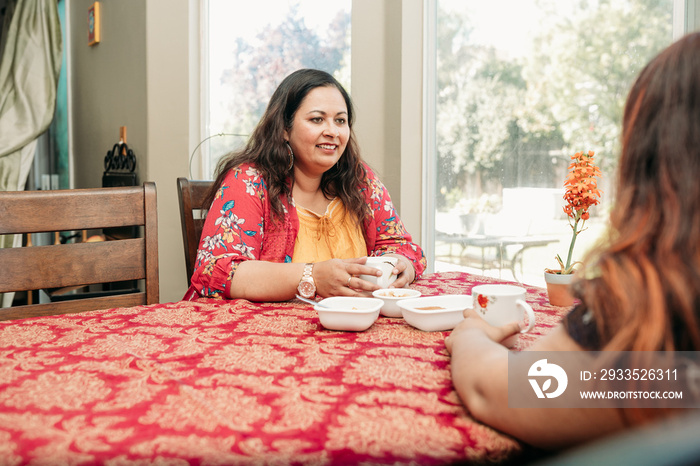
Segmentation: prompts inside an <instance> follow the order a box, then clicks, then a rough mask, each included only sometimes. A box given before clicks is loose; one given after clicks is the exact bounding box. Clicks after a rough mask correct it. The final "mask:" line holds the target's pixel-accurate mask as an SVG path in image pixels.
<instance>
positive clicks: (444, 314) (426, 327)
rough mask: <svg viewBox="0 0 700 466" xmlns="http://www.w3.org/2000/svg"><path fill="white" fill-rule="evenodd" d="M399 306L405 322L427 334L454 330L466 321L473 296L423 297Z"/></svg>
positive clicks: (402, 302)
mask: <svg viewBox="0 0 700 466" xmlns="http://www.w3.org/2000/svg"><path fill="white" fill-rule="evenodd" d="M397 304H398V306H399V307H400V308H401V313H402V315H403V318H404V320H406V322H408V323H409V324H411V325H412V326H414V327H416V328H417V329H419V330H423V331H425V332H438V331H444V330H452V329H453V328H455V326H456V325H457V324H458V323H460V322H461V321H462V320H464V310H465V309H467V308H471V307H472V306H473V304H472V297H471V295H466V294H453V295H442V296H422V297H420V298H412V299H402V300H401V301H399V302H398V303H397Z"/></svg>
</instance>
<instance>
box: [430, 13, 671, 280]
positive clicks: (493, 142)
mask: <svg viewBox="0 0 700 466" xmlns="http://www.w3.org/2000/svg"><path fill="white" fill-rule="evenodd" d="M675 3H678V2H675ZM429 4H431V5H432V8H433V9H432V10H430V9H429V10H430V11H431V12H429V13H428V18H430V17H431V15H434V17H435V18H436V19H435V22H434V27H435V31H436V32H435V35H436V40H435V50H434V51H433V53H434V58H435V59H434V63H435V70H434V71H435V74H434V79H435V83H436V84H435V95H434V101H433V102H434V109H435V111H434V114H435V117H434V121H433V122H432V123H428V127H429V130H428V131H434V133H433V135H434V140H435V147H434V148H432V150H433V153H432V154H430V150H431V148H428V151H429V155H428V157H429V160H431V162H432V164H433V165H431V166H432V167H434V168H433V169H434V179H435V192H434V193H432V194H433V195H432V196H430V195H429V196H428V198H432V202H434V206H432V207H430V206H429V208H428V209H427V210H428V211H435V212H436V214H435V219H434V241H433V242H432V243H433V244H432V247H433V254H432V256H433V257H434V258H435V262H434V270H436V271H443V270H466V271H470V272H476V273H484V274H494V275H496V276H499V275H500V276H502V278H505V279H513V278H515V279H517V280H518V281H522V282H523V283H527V284H532V285H539V286H543V285H544V282H543V278H542V275H543V269H544V268H547V267H551V268H554V267H555V266H556V261H555V256H556V255H557V254H560V255H562V256H564V255H565V254H566V253H567V251H568V247H569V242H570V241H571V228H570V227H569V224H568V220H567V217H566V216H565V214H564V213H563V211H562V208H563V200H562V195H563V186H562V185H563V182H564V179H565V174H566V172H567V167H568V164H569V162H570V158H569V157H570V155H572V154H573V153H574V152H577V151H581V150H583V151H588V150H593V151H595V153H596V160H597V162H598V163H599V165H600V166H601V169H602V171H603V178H602V180H601V182H600V186H601V188H602V189H603V191H604V193H603V198H602V202H603V204H602V205H600V206H597V207H595V208H594V209H593V210H592V212H591V214H592V218H591V219H590V220H589V221H588V223H587V226H588V231H586V232H585V233H584V234H583V235H581V236H579V238H578V240H577V244H576V248H575V251H574V255H575V256H576V258H582V257H583V256H584V254H585V252H586V250H587V249H588V248H589V247H590V246H591V245H592V243H594V242H595V241H596V240H597V238H598V237H599V235H600V234H601V233H602V231H603V229H604V228H605V222H606V214H607V211H608V209H609V206H610V202H611V200H612V199H613V196H614V193H613V192H612V187H611V182H612V181H613V177H614V168H615V165H616V161H617V155H618V153H619V149H620V147H619V146H620V144H619V131H620V127H621V121H622V110H623V104H624V102H625V99H626V97H627V92H628V90H629V88H630V86H631V84H632V82H633V80H634V78H635V77H636V75H637V74H638V72H639V71H640V70H641V68H642V67H643V66H644V65H645V64H646V63H647V62H648V61H649V60H650V59H651V57H652V56H654V55H655V54H656V53H658V52H659V51H660V50H661V49H663V48H664V47H665V46H667V45H668V44H670V43H671V41H672V40H673V32H674V31H673V16H674V1H673V0H590V1H572V0H568V1H564V0H491V1H488V2H484V1H482V0H434V3H433V2H429ZM677 13H678V12H677ZM677 35H678V34H677ZM429 55H430V51H429ZM429 72H430V71H429ZM428 140H430V138H428ZM465 238H468V239H469V240H465ZM518 239H521V241H518ZM536 239H539V240H541V241H540V242H537V241H536ZM428 250H429V248H428ZM521 261H522V262H521ZM513 262H515V263H513ZM511 269H513V270H514V271H515V277H513V275H511V272H512V271H511Z"/></svg>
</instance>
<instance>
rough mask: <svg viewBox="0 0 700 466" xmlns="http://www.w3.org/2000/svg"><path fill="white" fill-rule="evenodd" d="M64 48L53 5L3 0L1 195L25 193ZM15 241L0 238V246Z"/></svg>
mask: <svg viewBox="0 0 700 466" xmlns="http://www.w3.org/2000/svg"><path fill="white" fill-rule="evenodd" d="M62 49H63V42H62V37H61V23H60V19H59V14H58V6H57V2H56V0H7V2H6V7H5V14H4V16H3V21H2V29H1V30H0V191H17V190H23V189H24V185H25V183H26V181H27V175H28V174H29V168H30V167H31V162H32V159H33V158H34V150H35V148H36V138H37V137H39V136H40V135H41V134H42V133H43V132H44V131H46V129H47V128H48V127H49V124H50V123H51V120H52V119H53V114H54V110H55V107H56V88H57V85H58V78H59V75H60V71H61V57H62V51H63V50H62ZM17 239H18V238H17V237H13V236H0V247H12V246H13V244H14V245H16V243H17V242H18V241H17ZM0 296H1V295H0ZM7 301H8V300H7V296H5V297H4V299H3V300H2V302H3V304H5V305H6V304H7Z"/></svg>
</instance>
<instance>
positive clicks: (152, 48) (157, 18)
mask: <svg viewBox="0 0 700 466" xmlns="http://www.w3.org/2000/svg"><path fill="white" fill-rule="evenodd" d="M92 3H93V0H73V1H71V2H70V5H69V7H70V11H69V15H70V39H69V40H70V58H69V60H70V65H69V68H70V73H69V80H70V84H71V94H70V112H71V133H72V134H71V136H72V137H71V140H72V153H73V159H74V163H73V170H74V174H75V176H74V180H75V186H74V187H76V188H86V187H99V186H101V184H102V172H103V170H104V168H103V160H104V156H105V155H106V153H107V151H108V150H111V148H112V146H113V145H114V144H115V143H116V142H117V141H118V139H119V127H120V126H126V127H127V143H128V145H129V148H131V149H132V150H133V151H134V153H135V154H136V157H137V172H138V176H139V181H140V182H143V181H155V183H156V187H157V190H158V229H159V235H158V243H159V244H158V247H159V265H160V267H159V268H160V297H161V302H169V301H177V300H179V299H181V298H182V296H183V294H184V292H185V291H186V289H187V284H186V279H185V266H184V253H183V246H182V235H181V230H180V217H179V215H180V214H179V209H178V204H177V191H176V179H177V177H178V176H187V158H188V154H189V148H190V147H191V146H192V144H190V142H189V141H190V137H189V133H190V124H189V121H190V114H191V113H194V114H196V113H197V111H196V109H191V108H190V106H189V101H190V92H189V80H190V73H189V68H190V62H189V60H190V56H189V55H190V54H189V48H190V47H189V37H190V35H189V28H190V13H191V11H190V10H191V3H193V2H190V1H188V0H148V1H147V2H144V1H143V0H102V1H101V2H100V6H101V26H102V37H101V42H100V43H99V44H97V45H95V46H92V47H89V46H88V45H87V20H86V18H87V11H88V8H89V7H90V6H91V5H92ZM195 38H196V35H195Z"/></svg>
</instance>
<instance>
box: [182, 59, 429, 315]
mask: <svg viewBox="0 0 700 466" xmlns="http://www.w3.org/2000/svg"><path fill="white" fill-rule="evenodd" d="M353 117H354V115H353V107H352V102H351V100H350V96H349V95H348V94H347V92H346V91H345V89H343V87H342V85H341V84H340V83H339V82H338V81H337V80H336V79H335V78H333V77H332V76H331V75H330V74H328V73H325V72H323V71H318V70H312V69H302V70H298V71H295V72H294V73H292V74H291V75H289V76H287V77H286V78H285V79H284V80H283V81H282V83H281V84H280V85H279V87H278V88H277V90H276V91H275V92H274V94H273V95H272V98H271V99H270V102H269V104H268V106H267V109H266V111H265V114H264V115H263V117H262V119H261V120H260V122H259V123H258V125H257V127H256V128H255V130H254V131H253V134H252V135H251V137H250V139H249V141H248V143H247V145H246V146H245V148H243V149H242V150H240V151H238V152H234V153H232V154H230V155H229V156H227V157H225V158H224V159H222V161H221V162H220V163H219V166H218V169H217V173H218V176H217V179H216V181H215V183H214V186H213V188H212V191H211V192H210V193H209V199H208V200H209V201H210V203H209V202H208V203H207V204H208V205H211V208H210V209H209V211H208V213H207V217H206V220H205V224H204V230H203V232H202V237H201V240H200V245H199V251H198V253H197V259H196V263H195V270H194V274H193V276H192V282H191V287H190V290H189V291H188V293H187V296H186V298H190V297H193V296H207V297H216V298H224V299H231V298H244V299H248V300H251V301H285V300H289V299H292V298H294V296H295V295H297V294H301V295H302V296H304V297H314V296H316V295H319V296H322V297H327V296H359V295H363V294H367V293H368V292H371V291H373V290H376V289H378V288H379V287H378V286H377V285H376V284H374V283H372V282H369V281H366V280H363V279H361V278H359V276H360V275H362V274H368V275H380V274H381V272H379V271H378V270H377V269H374V268H371V267H368V266H366V265H364V264H365V261H366V260H367V256H384V257H392V258H395V259H396V266H395V268H394V270H393V273H394V274H396V275H397V276H398V277H397V279H396V281H395V282H394V283H393V285H392V286H393V287H403V286H405V285H407V284H409V283H411V282H412V281H413V280H415V279H416V278H417V277H418V276H420V274H421V273H422V272H423V270H424V269H425V265H426V261H425V257H424V254H423V251H422V249H421V248H420V247H419V246H418V245H417V244H415V243H413V242H412V239H411V235H410V234H409V233H408V232H407V231H406V229H405V228H404V225H403V223H402V222H401V219H400V218H399V217H398V215H397V213H396V210H395V209H394V206H393V204H392V202H391V198H390V197H389V193H388V192H387V190H386V188H385V187H384V185H383V184H382V183H381V182H380V181H379V179H378V178H377V176H376V175H375V174H374V172H373V171H372V170H371V169H370V168H369V167H368V166H367V164H366V163H364V162H363V161H362V158H361V157H360V153H359V150H358V147H357V145H356V142H355V138H354V134H353V131H352V125H353V123H354V120H353Z"/></svg>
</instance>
